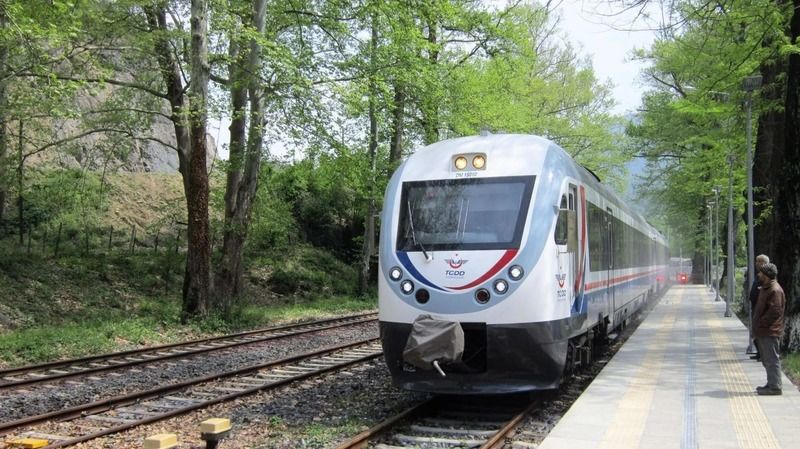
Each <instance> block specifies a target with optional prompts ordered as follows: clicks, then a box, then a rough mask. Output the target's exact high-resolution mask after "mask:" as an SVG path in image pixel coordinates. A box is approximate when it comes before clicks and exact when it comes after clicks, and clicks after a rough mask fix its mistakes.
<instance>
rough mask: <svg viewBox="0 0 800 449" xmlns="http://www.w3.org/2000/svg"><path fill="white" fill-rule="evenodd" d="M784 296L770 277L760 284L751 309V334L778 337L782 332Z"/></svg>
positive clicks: (779, 287) (776, 282)
mask: <svg viewBox="0 0 800 449" xmlns="http://www.w3.org/2000/svg"><path fill="white" fill-rule="evenodd" d="M785 305H786V298H785V297H784V295H783V288H781V286H780V285H779V284H778V281H776V280H774V279H772V280H771V281H769V282H767V283H766V284H764V285H762V286H761V291H760V292H759V294H758V302H757V303H756V308H755V309H754V310H753V336H755V337H780V336H781V335H782V334H783V309H784V307H785Z"/></svg>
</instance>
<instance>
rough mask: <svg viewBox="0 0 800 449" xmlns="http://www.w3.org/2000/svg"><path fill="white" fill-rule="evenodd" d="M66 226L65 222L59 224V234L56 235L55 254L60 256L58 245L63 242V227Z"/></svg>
mask: <svg viewBox="0 0 800 449" xmlns="http://www.w3.org/2000/svg"><path fill="white" fill-rule="evenodd" d="M62 226H64V223H59V224H58V236H56V250H55V253H54V254H55V256H56V257H58V246H59V245H60V244H61V227H62Z"/></svg>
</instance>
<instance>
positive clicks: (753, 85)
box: [742, 75, 762, 354]
mask: <svg viewBox="0 0 800 449" xmlns="http://www.w3.org/2000/svg"><path fill="white" fill-rule="evenodd" d="M761 80H762V78H761V75H756V76H748V77H747V78H745V79H744V81H743V82H742V90H744V91H745V92H747V97H746V100H745V106H746V107H747V158H746V159H745V168H746V169H747V286H748V288H749V287H751V286H752V285H753V282H754V280H755V275H756V274H755V273H754V272H753V271H754V270H755V268H754V267H755V258H756V257H755V248H754V247H753V155H752V149H751V148H750V147H751V141H752V134H753V131H752V124H751V120H752V109H753V108H752V102H753V91H754V90H756V89H758V88H759V87H761ZM752 309H753V308H752V307H751V306H750V301H747V311H748V315H749V318H750V320H749V321H750V326H749V328H750V342H749V344H748V345H747V351H746V352H747V353H748V354H752V353H754V352H755V348H754V347H753V310H752Z"/></svg>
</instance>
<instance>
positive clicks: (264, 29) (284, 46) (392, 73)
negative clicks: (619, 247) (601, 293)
mask: <svg viewBox="0 0 800 449" xmlns="http://www.w3.org/2000/svg"><path fill="white" fill-rule="evenodd" d="M554 3H556V2H545V3H537V2H527V1H512V2H508V3H506V4H502V5H496V4H494V3H484V2H478V1H467V0H437V1H425V2H416V1H387V0H367V1H351V2H345V1H339V0H333V1H327V0H317V1H308V0H292V1H288V2H287V1H281V2H277V1H269V0H192V1H189V0H186V1H172V0H153V1H142V0H119V1H90V0H71V1H67V0H30V1H21V0H19V1H16V0H0V233H2V235H3V240H2V245H3V246H2V248H3V254H2V255H0V294H2V295H3V298H2V301H0V316H4V317H6V318H4V320H2V321H3V323H4V324H3V325H4V327H6V328H12V327H13V328H16V329H20V328H23V329H41V328H42V327H43V326H45V325H47V324H48V323H50V324H52V322H54V321H55V322H59V321H64V322H65V323H66V325H69V323H75V322H80V323H83V324H84V325H85V323H86V320H87V319H89V317H90V316H91V315H92V314H91V313H89V310H91V309H92V308H93V307H94V308H96V307H97V304H93V303H92V301H93V300H98V301H100V300H101V299H102V304H103V305H104V307H103V308H105V306H108V304H109V302H111V303H113V304H114V306H113V307H111V308H112V309H113V308H116V309H119V310H120V312H119V313H120V314H122V315H130V314H131V313H132V312H134V314H136V313H140V314H144V315H148V314H149V315H148V316H151V317H156V316H158V317H161V319H167V318H164V317H174V320H175V322H177V321H180V322H183V323H205V324H200V326H207V325H208V323H217V324H219V325H220V326H223V327H225V326H231V325H234V326H240V325H241V326H244V325H252V324H254V321H253V320H255V321H258V319H255V318H253V317H252V315H248V313H249V312H247V310H250V309H249V307H250V306H251V305H253V304H260V305H262V306H266V308H270V307H273V306H275V303H276V299H275V298H280V299H281V300H286V298H291V301H294V302H296V301H298V299H297V298H306V299H308V298H311V299H315V300H319V299H322V298H336V299H331V300H330V301H331V302H330V303H329V304H330V306H329V307H330V308H332V309H336V308H347V307H353V308H359V307H371V304H374V303H371V302H370V301H369V300H361V301H359V300H358V298H372V297H374V282H375V279H374V276H375V273H374V262H375V239H376V237H375V236H376V228H377V227H379V226H380V223H378V222H376V221H377V214H378V211H379V210H380V207H381V197H382V193H383V189H384V187H385V185H386V183H387V181H388V178H389V176H390V175H391V173H392V172H393V170H394V169H395V168H396V167H397V166H398V165H399V163H400V162H401V161H402V159H403V158H404V157H405V156H406V155H408V154H410V153H411V152H413V151H414V149H416V148H419V147H420V146H421V145H424V144H428V143H432V142H435V141H438V140H442V139H445V138H450V137H455V136H462V135H470V134H476V133H478V132H479V131H480V130H482V129H488V130H490V131H492V132H515V133H528V134H538V135H542V136H545V137H547V138H550V139H552V140H554V141H555V142H557V143H558V144H559V145H561V146H562V147H563V148H564V149H566V150H567V151H568V152H569V153H570V154H571V155H572V156H573V157H574V158H575V159H576V160H577V161H578V162H580V163H581V164H583V165H585V166H586V167H588V168H589V169H591V170H592V171H594V172H595V173H597V174H598V175H599V176H600V177H601V178H602V179H603V180H604V182H606V183H609V184H611V185H612V186H614V187H616V188H617V189H618V190H619V191H623V190H624V188H625V186H626V184H627V173H626V171H625V169H624V166H625V165H624V164H625V163H626V162H627V161H629V160H631V159H632V158H641V159H642V160H645V161H647V170H646V171H645V173H644V174H643V175H642V177H643V179H642V180H640V181H639V182H637V186H638V189H637V198H636V200H637V203H638V204H639V205H640V207H641V208H642V212H643V213H644V214H645V216H647V217H648V218H649V219H650V220H651V222H653V223H654V224H655V225H656V226H658V227H659V228H661V229H662V230H664V232H665V233H666V234H668V235H669V237H670V242H671V247H672V251H673V255H676V256H677V255H678V252H680V253H682V254H683V255H684V256H685V255H686V254H690V255H691V257H692V258H693V259H694V261H695V263H694V266H695V267H698V272H701V270H704V269H705V268H704V267H705V266H706V265H705V254H706V248H708V247H709V244H711V246H713V247H714V248H715V251H716V252H717V253H718V254H719V255H720V259H721V260H724V259H725V258H726V257H727V255H726V253H727V251H726V249H725V245H724V240H723V242H722V244H720V242H719V240H720V239H716V240H714V238H713V235H712V236H709V234H708V233H707V232H705V231H706V223H708V221H709V214H713V213H716V212H718V211H720V210H721V211H723V214H722V217H723V218H722V220H721V221H719V223H720V228H721V231H720V235H723V236H724V235H725V232H726V230H727V221H726V220H725V218H724V217H725V215H724V211H725V210H726V208H727V207H728V204H729V203H730V204H731V205H732V207H733V208H734V211H735V216H736V217H737V220H735V221H734V223H736V222H743V221H742V214H743V211H744V204H745V198H744V196H743V195H742V192H743V191H744V188H745V185H746V180H745V167H744V161H745V157H744V155H745V150H746V145H745V132H744V130H745V127H746V112H745V108H743V107H742V102H743V100H744V99H745V98H747V93H746V92H745V91H744V90H743V89H742V87H741V83H742V80H743V79H744V78H746V77H748V76H751V75H754V74H761V75H762V76H763V85H762V86H761V87H760V88H759V89H758V90H756V91H755V92H754V93H753V96H752V98H753V101H752V102H751V106H752V110H753V114H754V117H755V119H754V121H753V129H754V130H756V131H755V132H756V133H757V134H756V136H757V138H756V139H755V156H756V157H755V165H754V184H755V186H756V189H755V191H756V222H757V226H756V245H755V250H756V252H757V253H760V252H764V253H767V254H769V255H770V256H771V257H772V258H773V259H774V260H775V261H776V262H777V264H778V266H779V268H780V275H779V280H780V282H781V284H782V285H783V286H784V288H785V289H786V292H787V298H788V299H789V301H788V302H789V307H788V311H789V313H790V315H791V319H790V320H789V332H787V338H786V341H785V343H786V345H787V346H788V347H790V349H792V350H796V348H797V347H798V346H799V345H800V324H799V323H800V320H798V312H800V285H797V283H798V281H799V280H800V276H798V274H800V258H799V257H797V256H798V254H797V253H798V245H799V244H800V227H799V226H798V219H797V218H798V217H797V214H798V213H800V209H798V207H797V206H798V205H800V191H798V189H799V188H800V187H798V185H800V184H799V183H798V181H800V180H798V179H797V178H798V177H800V170H798V164H800V157H799V156H800V154H798V153H799V152H800V145H799V144H798V138H797V130H798V129H800V127H798V111H797V109H798V107H797V106H798V96H799V95H800V93H799V92H798V75H800V73H798V72H800V66H798V62H800V61H799V60H798V57H800V56H799V55H800V54H799V53H798V46H797V40H796V39H797V35H798V31H800V14H798V12H797V11H798V5H800V0H794V1H793V2H787V1H766V0H749V1H743V0H731V1H725V2H714V3H708V2H700V1H677V2H675V1H671V2H665V3H664V4H657V6H658V7H659V8H660V9H661V10H662V11H664V12H665V13H664V14H663V15H662V16H661V17H660V18H659V21H658V23H650V22H649V21H648V17H647V16H646V14H644V12H646V11H647V7H652V6H653V5H654V4H655V1H654V0H651V1H649V2H648V1H646V0H637V1H627V0H626V1H612V2H610V3H613V4H615V5H617V6H619V7H620V8H632V9H634V10H636V11H641V12H642V15H641V17H640V19H641V22H640V25H636V26H641V24H642V23H643V24H645V26H648V27H652V28H654V29H656V30H658V33H659V38H658V39H657V41H656V43H655V44H654V45H653V46H652V47H651V48H649V49H642V50H641V51H639V52H638V53H637V54H636V55H635V57H636V58H639V59H641V60H644V61H647V62H649V68H648V69H647V70H646V72H645V73H644V74H643V77H644V79H645V81H646V82H647V83H648V86H649V90H648V91H647V93H646V94H645V96H644V98H643V108H642V110H641V111H639V113H638V114H637V115H636V116H635V117H619V116H615V115H614V114H612V113H611V109H612V107H613V99H612V98H611V95H610V91H611V89H610V88H611V84H610V81H601V80H598V79H597V77H596V76H595V74H594V71H593V70H592V67H591V63H590V62H589V60H588V59H587V58H585V57H581V56H579V53H578V52H577V51H576V49H574V48H573V47H572V46H571V45H570V44H569V43H568V42H569V41H568V39H566V38H564V35H563V31H561V30H560V28H559V21H558V17H557V15H556V14H555V13H554V12H553V11H554V9H555V7H556V6H557V5H556V4H554ZM632 26H634V25H633V24H632ZM221 115H224V116H228V117H231V119H232V121H231V125H230V135H231V138H230V145H229V148H228V151H229V159H228V160H227V161H220V160H217V159H215V158H214V152H213V150H212V147H213V139H211V138H209V135H208V121H209V117H219V116H221ZM277 146H279V147H281V148H283V149H284V150H287V151H288V152H289V154H290V155H291V157H290V158H288V159H280V158H276V157H273V156H271V154H270V149H271V148H275V147H277ZM164 151H166V152H168V153H170V154H171V155H172V156H173V157H174V158H175V160H176V162H175V165H176V168H177V171H178V173H179V174H180V176H179V177H175V178H174V179H171V178H170V177H169V176H165V175H154V174H150V175H144V174H135V175H134V174H129V173H126V172H127V171H128V170H140V171H141V170H146V166H148V164H151V162H148V161H150V160H151V159H152V158H154V156H153V155H154V154H158V153H159V152H162V153H163V152H164ZM159 157H161V156H159ZM162 158H163V157H162ZM158 176H162V177H161V178H158ZM142 177H145V178H147V177H149V178H148V180H147V181H142V182H136V181H134V180H135V179H143V178H142ZM154 177H155V179H157V181H155V185H156V186H157V188H156V189H155V190H161V189H163V190H164V192H166V193H165V196H162V197H161V198H157V199H154V198H155V197H152V196H143V197H141V198H139V200H140V201H139V202H140V203H146V204H144V205H141V204H140V209H137V212H135V213H128V214H120V213H116V214H115V213H113V211H114V210H116V208H118V207H119V206H118V205H119V204H120V202H119V200H120V199H121V198H128V199H129V198H131V197H134V196H135V195H136V194H137V193H141V191H143V190H144V189H145V185H146V184H148V183H150V184H153V182H154V181H153V179H154ZM715 191H716V194H715V193H714V192H715ZM729 193H730V195H729ZM729 197H730V200H729ZM711 200H714V201H715V202H714V203H713V207H709V203H710V201H711ZM145 211H146V212H145ZM145 215H147V216H152V217H153V220H152V222H148V223H144V224H143V223H141V220H139V221H137V219H141V217H142V216H145ZM137 223H138V225H139V226H140V228H142V226H144V228H143V229H142V231H140V232H144V236H143V235H142V234H141V233H140V234H139V242H140V243H139V244H140V245H144V246H145V247H146V250H145V251H142V250H139V251H137V250H136V248H137V237H136V235H130V233H132V232H135V229H136V225H137ZM64 226H66V228H68V229H72V231H71V232H66V231H63V230H62V228H63V227H64ZM113 228H116V229H117V230H119V229H120V228H124V231H122V232H124V233H125V236H126V237H125V238H124V241H127V242H128V243H118V244H117V245H115V244H114V230H113ZM131 229H133V231H131ZM62 232H63V233H64V237H63V238H64V239H65V240H69V241H71V242H73V243H72V246H71V248H72V250H71V252H67V253H65V254H62V255H59V256H58V257H56V255H55V253H56V252H58V250H56V251H52V250H49V251H48V250H47V249H46V248H49V246H48V245H51V244H52V240H53V239H56V238H58V239H59V241H60V239H61V238H62ZM735 234H736V236H737V241H736V243H737V245H736V249H735V251H734V253H733V256H732V257H734V258H735V259H736V266H737V267H742V266H744V265H746V263H745V249H744V245H743V242H744V241H745V240H744V226H738V227H736V229H735ZM56 236H58V237H56ZM109 236H110V237H109ZM159 238H160V239H161V240H160V242H161V247H162V249H161V251H160V252H159V251H158V249H155V248H156V247H157V246H158V243H156V242H158V240H159ZM37 239H39V240H37ZM48 241H49V242H50V243H48ZM180 241H182V242H184V243H183V244H179V243H178V242H180ZM167 242H169V243H167ZM65 245H66V244H65ZM120 245H122V246H123V247H124V248H125V250H120V249H119V248H117V250H116V251H114V248H115V246H120ZM56 246H57V245H56ZM35 248H45V249H42V250H40V251H35V250H34V249H35ZM64 248H66V246H65V247H64ZM63 251H65V252H66V251H67V250H66V249H64V250H63ZM131 253H133V254H131ZM123 254H124V257H123ZM723 266H724V264H723ZM725 276H727V273H726V272H723V273H722V274H721V276H720V277H721V278H724V277H725ZM98 280H99V282H98ZM143 281H144V282H143ZM716 281H717V282H719V281H721V282H722V285H724V279H719V280H716ZM43 284H46V285H48V286H49V287H47V288H45V287H42V285H43ZM97 284H100V285H108V286H111V290H112V291H113V292H114V293H111V294H109V293H108V291H104V292H99V291H95V290H93V289H94V288H95V286H96V285H97ZM70 285H71V286H72V287H70ZM740 290H741V288H740ZM87 292H92V294H87ZM120 292H124V294H122V295H120ZM65 296H66V297H65ZM121 296H122V297H125V296H129V297H135V298H140V299H142V301H140V302H139V303H137V304H138V305H137V306H135V307H133V308H131V307H130V306H129V305H126V304H124V302H125V301H120V297H121ZM737 296H738V295H737ZM87 297H92V298H94V299H93V300H89V301H87V299H86V298H87ZM98 298H100V299H98ZM359 302H360V303H361V304H360V305H359ZM323 303H324V301H323ZM142 304H145V305H142ZM263 308H264V307H262V309H263ZM48 310H49V311H50V312H47V311H48ZM68 312H69V313H68ZM259 316H260V317H261V318H259V319H263V318H264V315H259ZM15 317H16V318H15ZM243 317H244V318H243ZM248 317H249V318H248ZM102 318H103V319H102V320H100V321H108V318H109V315H108V314H104V315H103V316H102ZM169 319H172V318H169ZM169 319H168V321H169ZM212 326H213V325H212ZM84 327H85V326H84ZM142 327H146V326H142Z"/></svg>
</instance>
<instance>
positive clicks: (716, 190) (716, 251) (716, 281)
mask: <svg viewBox="0 0 800 449" xmlns="http://www.w3.org/2000/svg"><path fill="white" fill-rule="evenodd" d="M714 215H715V216H714V220H715V223H714V240H713V242H714V246H713V247H712V248H713V251H714V254H713V255H712V256H713V258H712V260H713V261H714V281H713V282H712V285H713V286H714V292H715V293H714V301H715V302H719V300H720V299H719V249H718V248H717V247H718V246H719V186H715V187H714Z"/></svg>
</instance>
